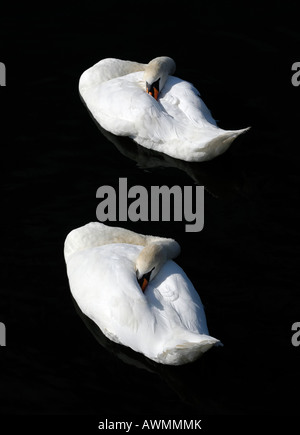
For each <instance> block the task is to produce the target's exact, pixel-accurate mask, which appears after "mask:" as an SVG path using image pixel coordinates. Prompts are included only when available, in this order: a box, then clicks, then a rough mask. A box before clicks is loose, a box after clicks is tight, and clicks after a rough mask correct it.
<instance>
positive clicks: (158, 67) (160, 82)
mask: <svg viewBox="0 0 300 435" xmlns="http://www.w3.org/2000/svg"><path fill="white" fill-rule="evenodd" d="M175 69H176V64H175V62H174V60H173V59H171V58H170V57H167V56H161V57H156V58H155V59H153V60H151V61H150V62H149V63H148V65H147V66H146V68H145V72H144V80H145V82H146V91H147V94H149V95H151V96H152V97H154V98H155V99H156V100H157V99H158V95H159V93H160V92H161V90H162V89H163V87H164V85H165V83H166V81H167V78H168V76H169V75H170V74H173V73H174V72H175Z"/></svg>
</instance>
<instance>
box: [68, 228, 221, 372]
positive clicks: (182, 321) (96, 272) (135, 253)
mask: <svg viewBox="0 0 300 435" xmlns="http://www.w3.org/2000/svg"><path fill="white" fill-rule="evenodd" d="M153 247H154V248H153ZM155 247H158V248H159V249H155ZM179 252H180V247H179V245H178V243H177V242H175V241H174V240H172V239H165V238H161V237H154V236H145V235H141V234H137V233H134V232H132V231H129V230H126V229H123V228H114V227H108V226H106V225H104V224H101V223H99V222H91V223H89V224H87V225H85V226H83V227H80V228H77V229H75V230H73V231H71V232H70V233H69V234H68V236H67V238H66V240H65V249H64V255H65V260H66V265H67V274H68V278H69V283H70V289H71V292H72V295H73V297H74V299H75V300H76V302H77V304H78V306H79V307H80V309H81V311H82V312H83V313H84V314H85V315H87V316H88V317H89V318H90V319H92V320H93V321H94V322H95V323H96V324H97V325H98V327H99V328H100V329H101V331H102V332H103V333H104V334H105V335H106V336H107V337H108V338H109V339H111V340H112V341H114V342H116V343H120V344H123V345H125V346H128V347H130V348H132V349H133V350H135V351H136V352H140V353H142V354H144V355H145V356H147V357H148V358H150V359H152V360H154V361H156V362H159V363H163V364H171V365H179V364H184V363H187V362H190V361H194V360H195V359H196V358H198V357H199V356H201V355H202V354H203V353H204V352H206V351H207V350H208V349H209V348H210V347H211V346H213V345H214V344H216V343H218V340H217V339H215V338H213V337H211V336H209V333H208V329H207V324H206V318H205V313H204V309H203V306H202V303H201V300H200V297H199V295H198V293H197V292H196V290H195V289H194V287H193V285H192V283H191V281H190V280H189V279H188V277H187V276H186V274H185V273H184V271H183V270H182V269H181V268H180V267H179V266H178V265H177V264H176V263H175V262H174V261H172V260H171V258H174V257H175V256H177V255H178V254H179ZM153 268H154V269H157V271H156V273H154V274H153V276H152V275H151V277H150V281H149V283H148V286H147V288H146V289H145V291H144V292H143V291H142V289H141V287H140V285H139V283H138V276H139V275H140V274H143V273H147V272H148V271H149V270H152V269H153Z"/></svg>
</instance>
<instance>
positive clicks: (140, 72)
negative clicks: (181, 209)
mask: <svg viewBox="0 0 300 435" xmlns="http://www.w3.org/2000/svg"><path fill="white" fill-rule="evenodd" d="M174 71H175V62H174V61H173V59H171V58H169V57H165V56H162V57H158V58H155V59H153V60H152V61H151V62H149V64H142V63H137V62H131V61H124V60H119V59H113V58H108V59H103V60H101V61H100V62H98V63H96V64H95V65H94V66H92V67H91V68H89V69H87V70H86V71H85V72H84V73H83V74H82V75H81V77H80V80H79V92H80V95H81V97H82V98H83V100H84V102H85V103H86V105H87V107H88V109H89V111H90V112H91V114H92V115H93V117H94V118H95V119H96V121H97V122H98V123H99V124H100V125H101V127H103V128H104V129H105V130H107V131H109V132H111V133H113V134H115V135H118V136H129V137H131V138H132V139H134V140H135V141H136V142H137V143H139V144H140V145H143V146H144V147H146V148H150V149H153V150H155V151H159V152H162V153H164V154H168V155H169V156H171V157H174V158H177V159H181V160H186V161H189V162H199V161H204V160H210V159H213V158H214V157H216V156H218V155H219V154H222V153H224V151H226V150H227V149H228V147H229V146H230V144H231V143H232V141H233V140H234V139H235V138H236V137H237V136H238V135H240V134H241V133H243V132H245V131H246V130H248V128H246V129H241V130H228V131H226V130H223V129H221V128H219V127H218V126H217V124H216V121H215V120H214V119H213V117H212V116H211V113H210V111H209V110H208V108H207V107H206V105H205V104H204V102H203V101H202V99H201V98H200V96H199V95H200V94H199V92H198V91H197V89H195V88H194V87H193V85H191V84H190V83H188V82H186V81H183V80H181V79H179V78H176V77H173V76H171V75H170V74H173V73H174ZM153 97H154V98H153Z"/></svg>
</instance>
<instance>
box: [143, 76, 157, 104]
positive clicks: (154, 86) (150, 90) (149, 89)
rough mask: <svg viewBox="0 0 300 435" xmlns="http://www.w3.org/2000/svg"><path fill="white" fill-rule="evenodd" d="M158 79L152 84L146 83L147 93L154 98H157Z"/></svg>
mask: <svg viewBox="0 0 300 435" xmlns="http://www.w3.org/2000/svg"><path fill="white" fill-rule="evenodd" d="M157 85H158V81H157V82H155V83H153V84H152V85H149V84H148V83H146V91H147V94H149V95H151V97H153V98H155V100H156V101H157V100H158V94H159V90H158V86H157Z"/></svg>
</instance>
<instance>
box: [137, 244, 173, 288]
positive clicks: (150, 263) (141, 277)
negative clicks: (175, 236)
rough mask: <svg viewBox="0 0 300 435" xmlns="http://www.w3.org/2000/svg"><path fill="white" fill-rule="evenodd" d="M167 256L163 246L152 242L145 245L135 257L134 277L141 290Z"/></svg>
mask: <svg viewBox="0 0 300 435" xmlns="http://www.w3.org/2000/svg"><path fill="white" fill-rule="evenodd" d="M167 259H168V256H167V253H166V251H165V249H164V248H163V246H161V245H159V244H156V243H153V244H150V245H149V246H147V247H145V248H144V249H143V250H142V251H141V252H140V254H139V256H138V257H137V259H136V264H135V266H136V277H137V280H138V283H139V285H140V287H141V289H142V290H143V291H145V290H146V287H147V285H148V283H149V281H151V280H152V279H153V278H154V277H155V276H156V275H157V274H158V272H159V271H160V269H161V268H162V266H163V265H164V264H165V262H166V261H167Z"/></svg>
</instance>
